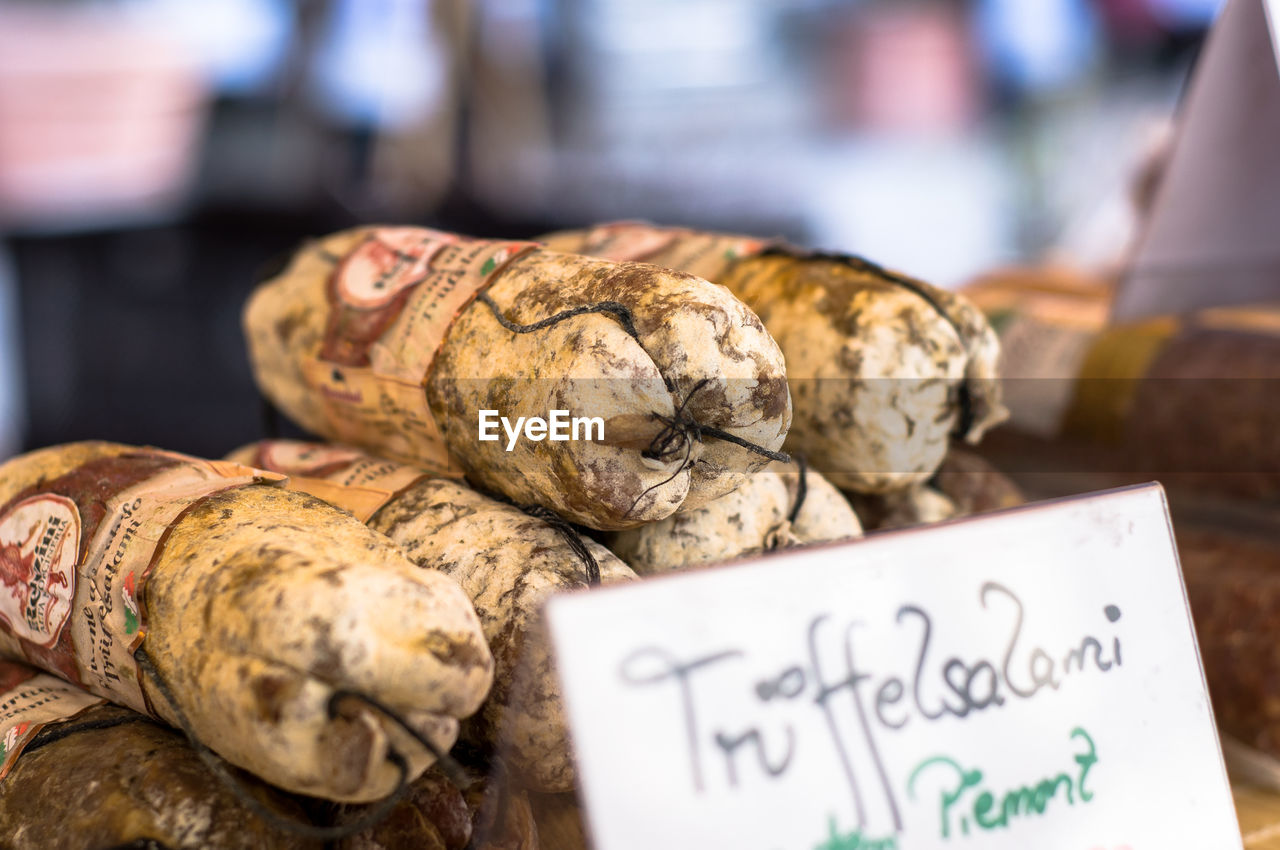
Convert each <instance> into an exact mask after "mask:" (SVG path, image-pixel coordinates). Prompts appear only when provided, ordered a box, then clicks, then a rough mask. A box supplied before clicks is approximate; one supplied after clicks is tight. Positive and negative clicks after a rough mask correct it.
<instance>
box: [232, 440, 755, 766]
mask: <svg viewBox="0 0 1280 850" xmlns="http://www.w3.org/2000/svg"><path fill="white" fill-rule="evenodd" d="M229 457H230V458H231V459H233V460H236V461H239V462H241V463H246V464H251V465H254V466H258V467H261V468H263V469H268V470H271V471H274V472H279V473H283V474H286V475H288V476H289V486H291V487H297V488H301V489H305V490H307V491H308V492H311V493H315V494H317V495H322V496H323V497H324V498H327V499H329V500H331V501H332V502H333V503H334V504H337V505H339V506H341V507H346V508H348V509H350V510H352V512H353V513H355V514H356V515H357V516H359V517H360V518H362V519H364V520H366V521H367V522H368V524H369V526H370V527H371V528H373V529H376V530H377V531H380V532H381V533H383V534H385V535H386V536H387V537H389V538H390V539H391V540H392V542H394V543H395V544H396V545H397V546H399V547H400V549H401V550H402V551H403V552H404V553H405V555H407V556H408V558H409V560H411V561H413V562H414V563H415V564H417V565H418V566H420V567H426V568H428V569H430V570H438V571H440V572H442V573H444V574H445V575H448V576H449V577H450V578H452V579H454V580H456V581H457V582H458V584H459V585H461V586H462V588H463V590H464V591H466V593H467V595H468V596H469V597H470V599H471V602H472V603H473V604H474V605H475V609H476V613H477V614H479V616H480V622H481V624H482V626H483V628H484V634H485V637H486V638H487V639H488V641H489V645H490V647H491V649H492V651H493V657H494V664H495V673H494V683H493V691H492V693H491V694H490V696H489V699H488V700H487V701H486V702H485V705H484V707H483V708H481V710H480V712H479V713H478V714H477V715H476V716H475V717H474V718H472V719H471V720H469V721H467V722H466V723H465V724H464V727H463V737H464V738H466V739H468V740H472V741H473V742H475V743H477V744H479V745H481V746H483V747H485V748H486V749H489V750H496V751H497V752H499V753H500V754H501V756H502V758H503V759H504V760H505V761H506V763H507V765H508V767H509V768H510V769H511V771H512V772H513V774H514V775H515V777H516V778H517V779H518V780H519V782H520V783H521V784H522V785H524V786H526V787H528V788H530V789H532V790H536V791H568V790H571V789H572V788H573V787H574V771H573V760H572V754H571V751H570V747H569V737H568V729H567V726H566V721H565V717H564V708H563V705H562V703H561V697H560V686H559V681H558V679H557V677H556V672H555V669H554V666H553V660H552V655H551V649H550V646H549V645H548V643H547V639H546V636H545V634H544V632H543V630H542V614H541V611H542V604H543V603H544V602H545V601H546V600H547V598H548V597H549V596H550V595H551V594H552V593H556V592H560V591H567V590H576V589H581V588H584V587H586V586H587V584H588V580H589V576H588V573H587V571H588V569H589V567H588V562H590V563H593V564H594V565H595V567H596V569H597V570H598V572H599V581H600V582H601V583H602V584H612V583H616V582H624V581H630V580H634V579H635V578H636V575H635V573H634V572H632V570H631V569H630V568H629V567H628V566H627V565H626V564H624V563H623V562H622V561H620V560H619V559H618V558H616V557H615V556H614V555H613V554H612V553H610V552H609V550H608V549H606V548H605V547H603V546H601V545H600V544H598V543H596V542H595V541H593V540H589V539H586V538H583V537H581V536H579V535H578V534H577V533H576V532H575V531H573V530H572V529H571V528H569V527H568V526H567V525H565V524H563V523H559V524H558V525H559V527H558V528H557V527H553V526H552V525H550V524H548V520H546V519H541V518H538V517H536V516H530V515H529V514H528V513H525V512H524V511H522V510H520V509H519V508H516V507H514V506H512V505H508V504H504V503H502V502H498V501H495V500H494V499H491V498H489V497H487V496H484V495H482V494H480V493H477V492H476V491H474V490H472V489H471V488H469V487H467V486H466V485H465V484H463V483H461V482H458V481H451V480H447V479H440V478H432V477H430V476H428V475H427V474H426V473H425V472H424V471H423V470H419V469H414V468H411V467H407V466H403V465H401V464H397V463H394V462H391V461H383V460H379V459H376V458H372V457H369V456H368V455H364V454H363V453H361V452H358V451H355V450H352V449H348V448H343V447H337V446H327V445H323V444H314V443H298V442H293V441H287V440H277V441H265V442H262V443H255V444H253V445H251V446H247V447H245V448H243V449H240V450H237V451H236V452H233V453H232V454H231V455H230V456H229ZM757 475H758V474H757ZM755 477H756V476H755V475H753V476H750V477H749V480H748V485H747V486H748V487H749V486H751V485H750V481H751V480H754V478H755ZM374 493H376V494H380V497H379V498H378V499H375V500H371V499H370V494H374ZM731 497H732V496H730V497H726V498H731ZM717 503H718V502H713V503H712V504H717ZM704 510H705V509H704ZM697 513H700V512H695V514H693V515H696V514H697ZM550 521H551V522H554V521H555V520H554V518H550Z"/></svg>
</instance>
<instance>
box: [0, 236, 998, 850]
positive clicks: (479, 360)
mask: <svg viewBox="0 0 1280 850" xmlns="http://www.w3.org/2000/svg"><path fill="white" fill-rule="evenodd" d="M244 321H245V331H246V337H247V340H248V344H249V353H250V359H251V362H252V365H253V369H254V373H255V377H256V379H257V381H258V384H259V387H260V389H261V391H262V393H263V395H264V396H265V397H266V399H267V400H269V402H270V403H271V404H273V405H274V406H275V407H276V408H278V409H279V410H280V411H281V412H283V413H284V414H285V415H286V416H288V417H289V418H290V419H291V420H292V421H293V422H294V423H296V424H297V425H298V426H300V427H301V428H302V429H304V430H306V431H308V432H310V433H311V434H312V435H313V436H314V438H315V439H314V440H313V441H309V442H300V441H287V440H279V439H272V440H265V441H263V442H260V443H256V444H253V445H250V446H245V447H241V448H238V449H235V450H234V451H232V452H231V453H230V454H229V455H228V456H227V458H225V459H222V460H206V459H198V458H193V457H189V456H186V455H181V454H177V453H174V452H169V451H164V450H160V449H155V448H136V447H130V446H124V445H118V444H111V443H78V444H73V445H67V446H59V447H53V448H48V449H44V450H41V451H37V452H33V453H31V454H28V455H24V456H21V457H17V458H14V459H11V460H9V461H8V462H6V463H5V464H4V465H3V466H2V467H0V582H3V587H0V650H2V651H3V656H4V657H5V658H7V659H9V660H7V661H4V662H3V663H2V664H0V735H2V736H3V739H2V742H0V760H2V762H0V832H3V833H4V834H6V835H8V836H10V842H9V844H7V845H6V846H7V847H12V848H14V850H25V848H41V849H42V850H45V848H60V847H67V848H71V847H76V848H79V847H112V846H121V845H124V846H138V847H143V846H146V847H153V846H162V847H171V848H187V847H192V848H194V847H246V848H247V847H320V846H340V847H348V848H382V850H392V848H401V847H404V848H410V847H411V848H446V850H462V849H463V848H477V850H478V848H492V849H493V850H497V848H524V850H532V848H538V847H548V848H556V850H560V848H572V847H575V846H582V845H583V836H582V833H581V826H580V822H579V819H578V815H577V808H576V801H575V799H574V794H573V790H574V764H573V758H572V750H571V746H570V739H569V734H568V730H567V728H566V725H565V720H564V716H563V711H562V707H561V701H560V695H559V684H558V680H557V677H556V673H555V669H554V658H553V654H552V652H551V648H550V646H549V645H548V644H547V641H546V638H545V636H544V634H543V630H542V628H541V624H540V618H541V610H542V606H543V604H544V603H545V601H546V600H547V598H548V597H549V596H550V595H551V594H553V593H557V592H562V591H573V590H589V589H590V588H591V587H593V586H596V585H603V584H614V583H620V582H627V581H636V580H638V579H639V578H640V577H643V576H647V575H651V574H655V573H666V572H671V571H676V570H682V569H691V568H696V567H703V566H707V565H711V564H717V563H723V562H727V561H732V560H735V559H740V558H743V557H750V556H763V555H765V554H767V553H768V552H769V551H772V550H776V549H780V548H785V547H791V546H799V545H807V544H812V543H819V542H827V541H834V540H842V539H847V538H852V537H856V536H859V535H860V534H862V530H863V527H864V526H866V527H867V528H871V529H875V528H887V527H893V526H899V525H905V524H911V523H915V522H921V521H928V520H932V519H942V518H947V517H950V516H954V515H958V514H961V513H967V512H975V511H979V510H987V509H991V508H997V507H1003V506H1006V505H1009V504H1014V503H1016V502H1017V501H1018V499H1019V496H1018V495H1017V493H1016V491H1015V490H1013V489H1012V488H1011V487H1010V486H1009V485H1007V483H1006V482H1005V481H1004V479H1003V478H1001V477H1000V476H999V475H998V473H995V472H994V471H993V470H991V469H990V468H989V467H987V466H984V465H983V464H982V462H981V461H979V460H977V459H976V458H975V457H973V456H971V455H965V454H964V453H962V452H961V453H957V452H949V448H950V445H951V443H952V441H957V440H958V441H963V442H968V443H975V442H977V441H978V440H979V439H980V438H981V436H982V435H983V433H984V432H985V431H986V430H987V429H989V428H990V427H992V426H993V425H995V424H997V423H998V422H999V421H1000V420H1001V419H1002V418H1003V417H1004V416H1005V409H1004V406H1003V405H1002V403H1001V398H1000V386H999V383H998V381H997V375H996V362H997V359H998V353H999V347H998V342H997V339H996V336H995V334H994V332H993V331H992V329H991V326H990V325H989V324H988V322H987V320H986V319H985V318H984V316H983V314H982V313H981V312H980V311H978V310H977V309H976V308H975V307H973V306H972V305H971V304H970V303H969V302H968V301H967V300H965V299H964V298H962V297H958V296H956V295H954V294H951V293H947V292H945V291H942V290H938V289H935V288H933V287H930V286H928V285H927V284H925V283H922V282H920V281H917V280H913V279H911V278H908V277H905V276H902V275H899V274H896V273H893V272H889V271H887V270H885V269H882V268H880V267H879V266H876V265H875V264H873V263H870V262H868V261H866V260H863V259H860V258H857V257H853V256H839V255H829V254H821V255H818V254H811V253H806V252H804V251H800V250H797V249H795V248H792V247H790V246H787V245H784V244H779V243H772V242H768V241H763V240H756V239H751V238H748V237H740V236H727V235H721V234H708V233H699V232H694V231H688V230H681V229H674V228H655V227H651V226H648V225H632V224H619V225H606V226H603V227H598V228H594V229H591V230H586V231H580V232H573V233H559V234H554V235H551V236H549V237H546V239H545V240H544V241H543V242H541V243H535V242H509V241H491V240H481V239H470V238H465V237H460V236H456V235H453V234H447V233H441V232H438V231H432V230H426V229H421V228H413V227H370V228H360V229H356V230H351V231H346V232H343V233H339V234H335V235H332V236H329V237H326V238H323V239H319V240H316V241H314V242H312V243H310V244H308V245H305V246H304V247H302V248H301V249H300V250H299V251H298V252H297V254H296V255H295V256H294V257H293V259H292V261H291V262H290V263H289V264H288V266H287V267H286V268H285V269H284V270H283V271H282V272H281V273H280V274H278V275H277V276H275V277H273V278H272V279H270V280H267V281H264V282H263V283H262V284H261V285H260V287H259V288H258V289H257V290H256V292H255V293H254V294H253V296H252V297H251V299H250V301H249V303H248V304H247V306H246V309H245V315H244ZM784 358H785V361H784ZM784 362H785V367H784ZM229 448H230V447H229ZM850 499H852V504H851V501H850ZM860 516H861V519H860ZM85 789H89V790H85ZM148 842H150V843H148ZM335 843H336V844H335Z"/></svg>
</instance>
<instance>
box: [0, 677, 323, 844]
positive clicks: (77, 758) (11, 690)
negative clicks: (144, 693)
mask: <svg viewBox="0 0 1280 850" xmlns="http://www.w3.org/2000/svg"><path fill="white" fill-rule="evenodd" d="M241 787H242V788H244V789H245V791H246V792H247V793H249V794H251V795H252V796H253V798H254V799H255V800H256V801H257V802H258V804H259V805H261V806H263V807H265V808H267V809H268V810H269V811H272V812H274V813H275V814H276V815H277V816H278V817H280V818H283V819H289V820H293V821H301V822H305V814H304V813H303V812H302V810H301V807H300V806H298V805H297V803H296V802H294V801H293V800H290V799H288V798H287V797H285V796H284V795H283V794H280V793H278V792H276V791H273V790H272V789H270V788H268V787H267V786H266V785H264V784H262V783H260V782H255V781H253V780H250V779H242V780H241ZM0 835H3V836H4V839H3V846H4V847H5V848H6V850H83V848H86V847H92V848H99V847H102V848H105V847H123V846H141V845H142V843H144V842H154V843H153V844H151V845H147V846H157V847H165V848H169V850H205V848H210V847H216V848H219V850H320V843H319V842H318V841H307V840H304V839H301V838H298V837H295V836H292V835H290V834H288V833H282V832H280V831H278V830H276V829H274V828H273V827H272V826H271V825H269V824H267V823H265V822H264V821H262V820H260V819H258V818H256V817H255V816H254V814H253V813H252V812H251V811H250V810H249V809H248V808H246V807H245V806H244V805H243V804H242V803H241V802H240V801H239V800H238V799H236V797H235V796H233V795H232V794H231V792H229V791H228V790H227V789H226V788H224V787H223V786H222V785H221V784H220V783H219V782H218V779H217V777H215V776H214V775H213V773H212V772H211V771H210V770H209V769H208V768H207V767H206V766H205V765H204V764H203V763H202V762H201V760H200V758H199V757H198V756H197V754H196V752H195V751H194V750H193V749H192V748H191V745H190V744H189V743H188V742H187V741H186V740H185V739H184V738H183V737H182V736H181V735H180V734H178V733H177V732H175V731H174V730H172V729H169V728H167V727H165V726H163V725H161V724H159V723H157V722H155V721H154V720H151V719H150V718H148V717H145V716H143V715H141V714H138V713H137V712H135V711H132V710H131V709H127V708H122V707H120V706H116V705H111V704H109V703H107V702H106V701H105V700H103V699H102V698H101V697H95V696H93V695H92V694H89V693H87V692H85V691H83V690H81V689H79V688H77V687H76V686H75V685H72V684H70V683H69V682H65V681H63V680H62V679H58V678H56V677H54V676H51V675H49V674H47V673H41V672H40V671H39V670H36V669H35V668H33V667H29V666H27V665H25V664H19V663H17V662H12V661H0Z"/></svg>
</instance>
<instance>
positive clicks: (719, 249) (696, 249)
mask: <svg viewBox="0 0 1280 850" xmlns="http://www.w3.org/2000/svg"><path fill="white" fill-rule="evenodd" d="M768 245H769V243H768V242H767V241H765V240H763V239H753V238H751V237H748V236H733V235H727V234H720V233H703V232H700V231H696V230H684V229H681V228H667V227H654V226H652V225H648V224H640V223H632V222H620V223H617V224H604V225H601V226H599V227H596V228H594V229H593V230H592V231H591V232H590V233H589V234H587V239H586V242H585V244H584V245H583V248H582V253H583V254H589V255H591V256H596V257H604V258H606V259H610V260H619V261H631V262H640V263H651V264H653V265H655V266H663V267H665V268H669V269H677V270H679V271H682V272H687V273H688V274H692V275H697V276H698V277H701V278H705V279H706V280H709V281H712V282H713V283H714V282H717V281H718V280H719V279H720V278H722V277H724V275H725V273H726V272H727V271H728V269H729V267H730V266H731V265H733V264H734V263H735V262H737V261H738V260H739V259H741V258H743V257H750V256H754V255H756V254H759V253H760V252H761V251H763V250H764V249H765V248H767V247H768Z"/></svg>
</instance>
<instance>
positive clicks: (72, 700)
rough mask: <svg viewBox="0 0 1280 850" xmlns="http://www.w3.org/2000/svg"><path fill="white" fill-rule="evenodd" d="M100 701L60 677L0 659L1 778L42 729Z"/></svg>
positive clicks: (100, 700)
mask: <svg viewBox="0 0 1280 850" xmlns="http://www.w3.org/2000/svg"><path fill="white" fill-rule="evenodd" d="M102 702H103V700H102V699H101V698H100V697H95V696H94V695H93V694H89V693H86V692H84V691H82V690H80V689H79V688H77V687H76V686H75V685H71V684H68V683H67V682H64V681H62V680H61V679H58V678H55V677H53V676H49V675H46V674H44V673H37V672H36V671H34V670H32V669H31V668H29V667H25V666H22V665H18V664H13V663H8V662H0V780H3V779H4V778H5V777H6V776H8V775H9V771H11V770H12V769H13V765H14V764H15V763H16V762H17V760H18V756H19V755H21V754H22V751H23V749H24V748H25V747H26V746H27V745H28V744H30V743H31V741H32V740H33V739H34V738H35V737H36V735H38V734H39V733H40V730H41V729H43V728H44V727H45V726H47V725H48V724H50V723H58V722H60V721H63V720H70V719H72V718H73V717H75V716H76V715H77V714H79V713H80V712H82V711H84V710H85V709H86V708H89V707H90V706H95V705H100V704H101V703H102Z"/></svg>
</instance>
